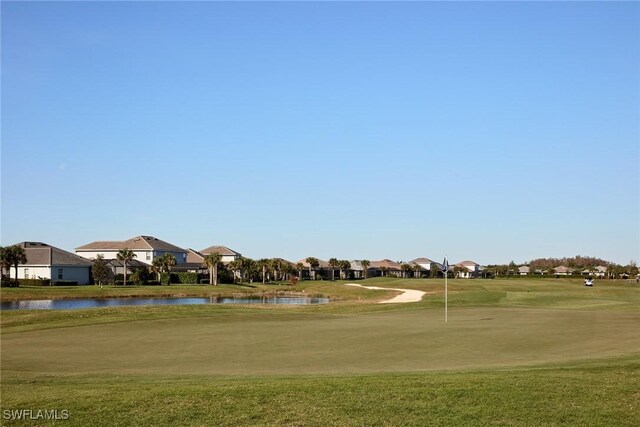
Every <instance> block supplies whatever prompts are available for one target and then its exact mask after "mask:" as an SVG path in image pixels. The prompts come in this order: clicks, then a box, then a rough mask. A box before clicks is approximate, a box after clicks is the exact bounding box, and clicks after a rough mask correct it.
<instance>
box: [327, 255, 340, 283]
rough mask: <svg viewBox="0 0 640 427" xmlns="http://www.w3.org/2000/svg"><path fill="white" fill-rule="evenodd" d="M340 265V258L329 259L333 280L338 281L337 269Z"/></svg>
mask: <svg viewBox="0 0 640 427" xmlns="http://www.w3.org/2000/svg"><path fill="white" fill-rule="evenodd" d="M339 265H340V261H338V258H329V267H331V280H336V268H338V266H339Z"/></svg>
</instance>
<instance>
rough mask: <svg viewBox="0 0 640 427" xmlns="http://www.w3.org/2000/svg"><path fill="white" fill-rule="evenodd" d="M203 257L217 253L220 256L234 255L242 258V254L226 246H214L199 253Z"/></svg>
mask: <svg viewBox="0 0 640 427" xmlns="http://www.w3.org/2000/svg"><path fill="white" fill-rule="evenodd" d="M199 252H200V253H201V254H202V255H209V254H210V253H213V252H217V253H219V254H220V255H227V256H230V255H233V256H241V254H240V252H236V251H234V250H232V249H229V248H228V247H226V246H220V245H214V246H209V247H208V248H206V249H202V250H201V251H199Z"/></svg>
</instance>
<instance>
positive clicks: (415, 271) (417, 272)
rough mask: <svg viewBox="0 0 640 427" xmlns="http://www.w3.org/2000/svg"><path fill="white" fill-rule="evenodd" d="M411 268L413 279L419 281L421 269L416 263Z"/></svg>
mask: <svg viewBox="0 0 640 427" xmlns="http://www.w3.org/2000/svg"><path fill="white" fill-rule="evenodd" d="M412 267H413V277H415V278H416V279H419V278H420V273H421V272H422V267H421V266H420V264H418V263H415V264H413V266H412Z"/></svg>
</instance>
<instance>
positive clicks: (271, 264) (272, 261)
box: [269, 258, 282, 282]
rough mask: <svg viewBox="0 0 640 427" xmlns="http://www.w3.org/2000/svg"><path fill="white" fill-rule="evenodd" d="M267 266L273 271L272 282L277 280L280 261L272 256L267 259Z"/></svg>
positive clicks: (280, 265) (280, 268)
mask: <svg viewBox="0 0 640 427" xmlns="http://www.w3.org/2000/svg"><path fill="white" fill-rule="evenodd" d="M269 267H270V268H271V270H272V271H273V280H274V282H277V281H278V277H279V274H278V273H280V271H281V270H282V262H281V261H280V260H279V259H278V258H273V259H270V260H269Z"/></svg>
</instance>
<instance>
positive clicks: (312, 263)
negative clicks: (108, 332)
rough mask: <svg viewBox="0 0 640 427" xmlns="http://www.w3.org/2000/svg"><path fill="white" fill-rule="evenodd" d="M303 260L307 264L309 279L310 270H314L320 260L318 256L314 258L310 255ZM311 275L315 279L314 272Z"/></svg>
mask: <svg viewBox="0 0 640 427" xmlns="http://www.w3.org/2000/svg"><path fill="white" fill-rule="evenodd" d="M305 261H307V264H309V280H311V270H312V269H313V270H315V269H316V268H317V267H318V266H319V265H320V261H318V258H314V257H312V256H310V257H308V258H307V259H305ZM313 277H314V279H315V274H314V275H313Z"/></svg>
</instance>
